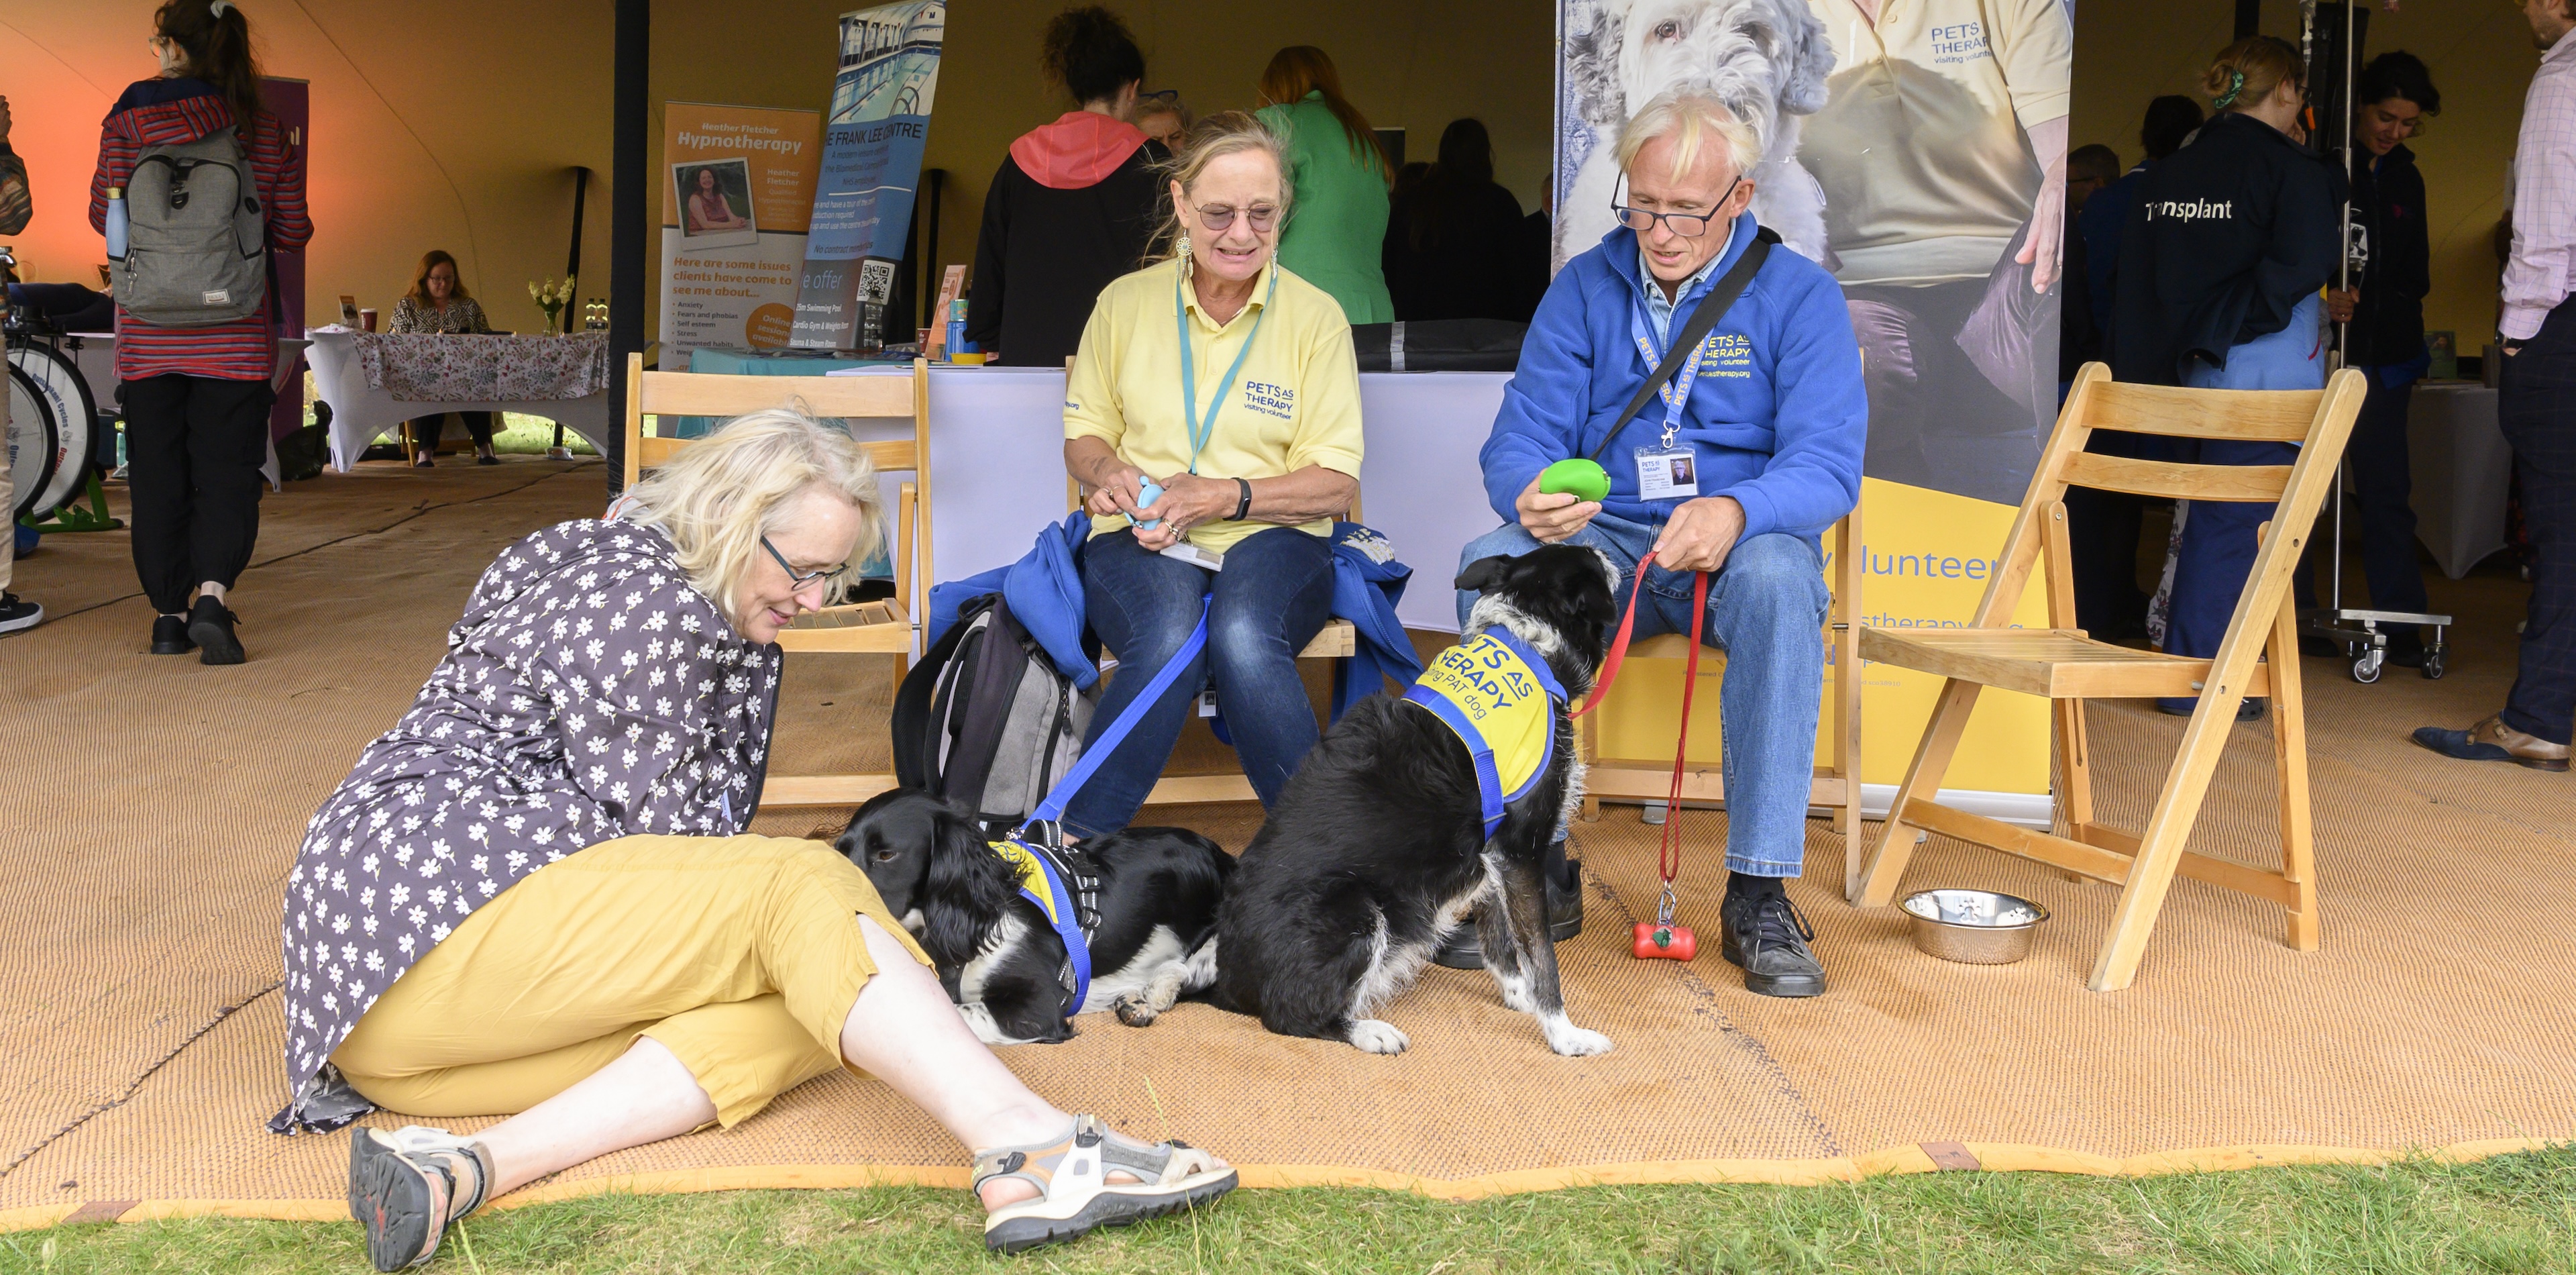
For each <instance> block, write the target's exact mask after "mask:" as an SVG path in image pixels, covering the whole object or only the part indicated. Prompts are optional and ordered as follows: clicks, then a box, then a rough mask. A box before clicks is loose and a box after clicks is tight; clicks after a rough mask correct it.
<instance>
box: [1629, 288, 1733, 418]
mask: <svg viewBox="0 0 2576 1275" xmlns="http://www.w3.org/2000/svg"><path fill="white" fill-rule="evenodd" d="M1646 286H1647V287H1649V288H1651V287H1653V286H1655V284H1654V281H1653V280H1651V279H1649V280H1647V281H1646ZM1700 303H1701V304H1702V305H1705V304H1707V303H1708V297H1707V294H1706V293H1702V294H1701V297H1700ZM1673 317H1675V318H1680V317H1681V315H1680V312H1679V308H1678V307H1676V309H1675V312H1674V315H1673ZM1628 335H1629V336H1631V337H1633V338H1635V340H1636V342H1637V352H1638V353H1640V354H1643V355H1644V356H1646V374H1647V375H1648V376H1652V375H1654V372H1655V368H1656V367H1657V366H1659V365H1661V364H1662V363H1663V361H1664V352H1663V351H1661V350H1658V349H1656V348H1655V342H1654V339H1653V338H1652V337H1650V336H1648V335H1647V327H1646V303H1645V302H1644V301H1642V300H1637V299H1633V298H1632V299H1631V300H1630V301H1629V303H1628ZM1716 342H1717V332H1716V330H1715V329H1714V328H1712V329H1710V331H1709V334H1708V335H1707V336H1705V337H1702V338H1700V343H1699V352H1698V353H1697V354H1695V355H1693V356H1691V359H1690V361H1688V362H1686V363H1684V364H1682V370H1681V371H1679V372H1677V373H1674V375H1673V379H1672V383H1670V384H1668V385H1662V386H1658V387H1656V391H1655V392H1656V393H1658V394H1661V395H1663V396H1664V437H1663V441H1662V442H1661V443H1659V444H1657V446H1660V447H1667V448H1668V447H1671V446H1672V445H1673V436H1674V435H1675V434H1678V433H1680V432H1681V427H1682V411H1683V409H1684V408H1687V407H1689V406H1690V396H1691V386H1692V385H1693V384H1694V383H1695V382H1697V381H1698V380H1699V363H1700V360H1701V359H1704V358H1707V357H1708V352H1709V351H1710V350H1711V349H1712V348H1714V347H1715V344H1716Z"/></svg>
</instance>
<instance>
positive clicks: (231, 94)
mask: <svg viewBox="0 0 2576 1275" xmlns="http://www.w3.org/2000/svg"><path fill="white" fill-rule="evenodd" d="M151 45H152V51H153V52H154V53H155V54H157V55H158V56H159V57H160V59H161V74H160V75H159V76H158V77H156V78H153V79H149V80H141V81H138V82H136V83H135V84H133V85H131V86H129V87H127V89H126V90H125V93H124V96H122V97H119V98H118V99H117V101H116V105H115V107H114V108H112V109H111V110H109V112H108V115H107V123H106V126H105V129H104V131H103V133H102V135H101V136H100V138H99V144H98V173H97V175H96V176H95V177H93V178H91V180H90V200H89V221H90V226H91V227H92V228H93V229H96V230H98V231H100V232H102V233H104V232H105V231H106V229H107V192H108V190H109V188H110V187H121V186H124V185H125V184H126V181H127V179H128V178H129V177H130V176H131V175H132V174H133V172H134V164H135V160H136V158H137V157H138V156H140V155H141V154H142V153H143V149H144V148H145V147H146V146H155V145H170V144H179V143H186V142H191V141H195V140H197V139H199V138H202V137H205V136H206V135H208V134H210V133H213V132H216V131H218V130H220V129H225V128H234V127H236V126H238V128H239V133H238V136H239V138H240V141H241V144H242V149H243V151H244V152H245V153H246V154H247V155H248V157H249V160H250V166H251V171H252V174H253V176H254V177H255V178H256V180H257V182H258V185H259V196H260V202H261V203H262V205H263V206H264V207H265V209H266V213H267V221H268V246H269V248H270V249H271V250H272V251H281V252H296V251H300V250H302V249H303V247H304V244H305V242H306V241H307V240H309V239H311V238H312V237H313V219H312V218H311V217H310V216H309V215H308V214H307V213H306V211H305V206H304V155H303V153H302V151H301V150H299V149H296V148H295V146H294V145H293V141H292V139H290V138H288V137H287V136H286V130H285V129H284V127H283V126H281V125H280V124H279V123H278V120H277V117H276V116H275V115H272V114H270V113H269V112H268V111H267V110H265V109H263V108H262V107H261V106H260V97H259V67H258V64H257V62H256V61H255V60H254V58H253V57H252V54H251V44H250V23H249V20H248V19H246V18H244V17H243V16H242V12H241V9H240V8H239V7H238V6H237V5H235V4H233V3H232V2H231V0H169V2H168V3H166V4H163V5H162V6H161V8H160V11H159V12H158V13H156V14H154V15H153V34H152V37H151ZM276 319H277V289H276V284H275V276H274V272H273V271H272V273H271V281H270V286H269V289H268V293H267V298H266V300H265V301H264V302H263V304H262V305H261V308H260V312H259V313H258V314H255V315H249V316H245V317H243V318H240V319H235V320H231V321H229V322H224V323H216V324H210V325H207V326H203V327H162V326H156V325H154V324H150V323H146V322H143V321H142V320H139V319H136V318H134V317H133V316H132V315H129V314H127V313H126V312H125V307H124V306H123V305H119V306H118V307H117V310H116V376H117V380H118V381H119V382H121V385H120V390H119V393H120V395H121V397H122V398H123V400H124V404H125V449H126V460H127V463H128V467H127V470H126V477H127V482H128V484H129V487H130V490H131V492H132V495H133V501H134V509H133V523H134V571H135V574H136V575H138V576H140V577H141V578H142V580H143V590H144V592H145V594H146V595H148V596H149V597H150V598H151V600H152V606H153V608H154V609H155V610H156V611H158V612H159V615H158V617H157V618H155V619H154V620H153V623H152V653H153V654H155V655H185V654H187V653H188V652H189V651H190V650H196V651H198V652H199V653H200V654H199V659H200V660H202V661H203V662H204V663H207V664H239V663H241V662H242V659H243V655H242V646H241V639H240V638H239V637H238V636H237V635H236V634H235V633H234V632H233V619H234V617H233V612H232V611H231V609H230V608H229V607H228V606H227V605H226V595H227V594H228V593H229V592H230V591H231V589H232V586H233V581H234V580H235V579H236V578H237V577H238V576H240V574H241V570H242V568H243V567H244V566H247V565H248V564H249V562H250V552H251V546H252V545H253V544H254V543H255V542H256V541H257V540H258V539H259V496H260V481H261V479H260V472H259V467H260V464H261V462H263V461H264V460H265V459H266V458H267V453H268V412H269V407H270V406H271V404H272V403H273V402H274V401H275V398H276V396H275V393H274V392H273V391H272V390H271V389H270V388H269V377H270V375H271V373H272V372H273V371H274V370H275V368H276V364H277V333H276V331H275V327H276ZM192 592H193V594H194V599H193V602H192V600H191V593H192Z"/></svg>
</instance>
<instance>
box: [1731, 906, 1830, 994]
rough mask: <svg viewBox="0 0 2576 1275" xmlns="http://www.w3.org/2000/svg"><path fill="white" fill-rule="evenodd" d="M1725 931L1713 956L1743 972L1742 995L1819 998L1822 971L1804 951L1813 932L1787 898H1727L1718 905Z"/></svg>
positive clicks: (1813, 956)
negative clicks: (1737, 967) (1746, 993)
mask: <svg viewBox="0 0 2576 1275" xmlns="http://www.w3.org/2000/svg"><path fill="white" fill-rule="evenodd" d="M1717 914H1718V916H1719V917H1720V918H1721V920H1722V921H1723V922H1724V924H1725V927H1726V936H1725V940H1724V941H1723V942H1722V943H1720V944H1719V946H1718V955H1720V956H1723V957H1725V958H1726V959H1727V960H1728V961H1729V962H1731V963H1733V964H1735V965H1738V966H1741V967H1743V969H1744V990H1746V991H1748V992H1752V993H1754V994H1755V995H1757V996H1792V997H1794V996H1822V995H1824V992H1825V967H1824V965H1823V964H1822V963H1820V962H1818V961H1817V960H1816V953H1815V951H1814V949H1812V948H1810V947H1808V946H1807V943H1808V941H1809V940H1812V939H1814V938H1815V937H1816V931H1815V927H1813V926H1811V925H1809V924H1807V918H1806V917H1804V916H1802V915H1800V914H1799V912H1798V905H1797V904H1795V903H1791V902H1790V901H1789V896H1788V895H1786V894H1762V895H1756V896H1753V897H1751V898H1734V897H1730V898H1728V899H1727V900H1726V902H1725V903H1724V904H1722V905H1720V906H1719V908H1718V910H1717Z"/></svg>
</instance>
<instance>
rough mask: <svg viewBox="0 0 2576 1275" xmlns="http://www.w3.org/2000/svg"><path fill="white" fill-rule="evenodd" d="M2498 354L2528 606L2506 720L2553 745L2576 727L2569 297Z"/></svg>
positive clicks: (2574, 355)
mask: <svg viewBox="0 0 2576 1275" xmlns="http://www.w3.org/2000/svg"><path fill="white" fill-rule="evenodd" d="M2501 357H2503V358H2504V380H2503V389H2502V392H2501V393H2499V394H2498V395H2497V400H2496V423H2497V424H2498V425H2500V426H2502V427H2503V429H2504V438H2505V441H2506V442H2508V443H2511V444H2512V445H2513V461H2514V468H2515V470H2516V471H2517V472H2518V473H2519V475H2520V476H2521V478H2522V517H2523V525H2524V527H2525V529H2527V530H2528V531H2529V532H2530V534H2531V548H2532V552H2533V562H2532V564H2531V610H2530V613H2529V615H2528V618H2527V619H2526V620H2525V622H2524V625H2523V630H2522V657H2521V665H2520V668H2519V669H2518V670H2517V671H2516V673H2515V676H2514V680H2513V692H2512V693H2511V694H2510V695H2508V696H2506V697H2505V707H2504V723H2505V725H2507V726H2511V727H2512V728H2514V729H2515V730H2518V731H2522V732H2523V733H2525V734H2529V735H2537V736H2539V737H2540V738H2542V739H2545V740H2548V741H2549V742H2550V743H2553V744H2564V743H2568V742H2570V740H2569V735H2570V734H2571V732H2576V300H2568V301H2562V302H2560V303H2559V305H2558V308H2557V309H2555V310H2552V311H2550V312H2549V318H2548V319H2547V320H2546V321H2545V322H2543V323H2542V324H2541V325H2540V335H2538V336H2535V337H2533V338H2532V339H2530V340H2528V341H2525V342H2523V343H2522V347H2521V349H2520V351H2519V352H2518V353H2515V354H2512V355H2506V356H2501Z"/></svg>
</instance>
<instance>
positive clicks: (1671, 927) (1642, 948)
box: [1573, 550, 1708, 961]
mask: <svg viewBox="0 0 2576 1275" xmlns="http://www.w3.org/2000/svg"><path fill="white" fill-rule="evenodd" d="M1654 561H1655V555H1654V553H1653V551H1651V550H1649V551H1648V552H1647V554H1646V556H1645V557H1643V558H1640V559H1638V560H1637V580H1636V583H1635V584H1634V585H1633V586H1631V587H1630V588H1629V590H1628V610H1627V613H1626V614H1625V615H1622V616H1620V617H1619V633H1618V636H1616V637H1614V638H1612V639H1611V641H1610V654H1609V656H1608V657H1607V658H1605V659H1603V660H1602V662H1601V680H1600V681H1599V682H1598V683H1596V684H1595V685H1594V686H1593V688H1592V697H1591V698H1590V699H1588V700H1585V701H1584V703H1583V707H1581V708H1579V709H1576V710H1575V711H1574V714H1573V715H1574V716H1576V717H1581V716H1583V715H1584V714H1585V713H1589V712H1591V711H1592V710H1594V709H1596V708H1599V707H1601V701H1602V700H1603V699H1604V698H1605V697H1607V696H1608V695H1609V694H1610V684H1611V683H1612V682H1614V681H1616V680H1618V677H1619V669H1620V666H1621V665H1623V664H1625V663H1626V662H1627V659H1628V642H1629V640H1630V638H1631V637H1633V636H1634V634H1635V631H1636V627H1637V599H1638V598H1639V597H1640V596H1641V595H1643V594H1644V593H1645V591H1646V568H1647V567H1649V566H1651V565H1653V563H1654ZM1691 577H1692V578H1691V634H1690V638H1691V640H1690V655H1689V657H1688V658H1687V659H1686V660H1685V661H1684V667H1683V671H1682V724H1681V731H1680V734H1679V737H1678V738H1676V739H1675V740H1674V741H1673V783H1672V789H1671V791H1670V793H1669V794H1668V795H1667V796H1666V797H1665V800H1664V833H1663V841H1662V843H1661V844H1660V845H1658V846H1657V847H1656V851H1655V867H1656V870H1657V871H1658V872H1660V873H1661V874H1662V875H1663V878H1664V892H1663V896H1662V897H1661V898H1660V899H1658V900H1656V903H1655V919H1654V920H1652V921H1639V922H1637V932H1636V938H1635V947H1634V951H1635V953H1636V956H1637V959H1639V960H1652V959H1658V958H1660V959H1664V960H1674V961H1687V960H1689V959H1691V958H1692V957H1693V956H1696V955H1698V953H1699V940H1698V938H1697V937H1696V936H1694V935H1693V934H1692V933H1691V929H1690V927H1689V926H1687V925H1675V924H1674V923H1673V907H1674V904H1675V902H1676V900H1675V896H1674V891H1673V879H1674V878H1675V877H1678V876H1680V875H1681V868H1682V843H1681V818H1680V816H1681V809H1682V770H1683V766H1684V761H1683V759H1684V757H1685V756H1686V754H1687V751H1688V749H1689V747H1690V714H1691V692H1693V691H1695V690H1697V689H1698V688H1699V641H1700V632H1701V625H1702V624H1703V623H1705V622H1706V621H1707V619H1708V573H1707V572H1705V571H1694V572H1692V573H1691Z"/></svg>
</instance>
